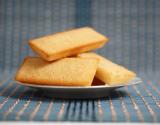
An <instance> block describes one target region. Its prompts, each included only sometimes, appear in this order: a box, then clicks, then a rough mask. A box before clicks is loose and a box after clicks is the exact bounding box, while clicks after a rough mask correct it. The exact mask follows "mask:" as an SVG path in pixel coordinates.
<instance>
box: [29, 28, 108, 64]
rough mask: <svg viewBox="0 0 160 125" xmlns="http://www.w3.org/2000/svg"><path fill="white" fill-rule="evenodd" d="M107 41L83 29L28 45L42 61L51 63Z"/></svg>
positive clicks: (91, 30)
mask: <svg viewBox="0 0 160 125" xmlns="http://www.w3.org/2000/svg"><path fill="white" fill-rule="evenodd" d="M107 41H108V38H106V37H105V36H104V35H102V34H100V33H98V32H96V31H95V30H93V29H92V28H89V27H83V28H78V29H73V30H68V31H65V32H60V33H56V34H51V35H47V36H43V37H40V38H36V39H32V40H30V41H29V44H30V47H31V48H32V49H33V51H35V52H36V53H37V54H39V55H40V56H41V57H42V58H43V59H45V60H47V61H53V60H57V59H60V58H64V57H67V56H72V55H76V54H79V53H82V52H86V51H89V50H93V49H96V48H100V47H102V46H103V45H104V44H105V43H106V42H107Z"/></svg>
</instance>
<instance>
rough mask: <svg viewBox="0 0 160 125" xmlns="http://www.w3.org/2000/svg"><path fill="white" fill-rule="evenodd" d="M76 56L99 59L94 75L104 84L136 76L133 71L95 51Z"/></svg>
mask: <svg viewBox="0 0 160 125" xmlns="http://www.w3.org/2000/svg"><path fill="white" fill-rule="evenodd" d="M78 57H81V58H92V59H93V58H97V59H99V64H98V68H97V72H96V77H97V78H98V79H100V80H101V81H103V82H104V83H105V84H109V85H117V84H124V83H127V82H129V81H130V80H132V79H133V78H134V77H135V76H136V74H135V73H134V72H132V71H130V70H128V69H126V68H124V67H123V66H121V65H118V64H115V63H113V62H111V61H110V60H108V59H106V58H104V57H102V56H100V55H98V54H96V53H82V54H79V55H78Z"/></svg>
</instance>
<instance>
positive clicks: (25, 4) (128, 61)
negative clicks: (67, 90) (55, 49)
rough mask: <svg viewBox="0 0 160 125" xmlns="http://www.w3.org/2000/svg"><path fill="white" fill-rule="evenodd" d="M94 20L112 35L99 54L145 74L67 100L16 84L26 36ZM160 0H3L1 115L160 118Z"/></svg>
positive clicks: (97, 119)
mask: <svg viewBox="0 0 160 125" xmlns="http://www.w3.org/2000/svg"><path fill="white" fill-rule="evenodd" d="M81 26H91V27H93V28H95V29H96V30H97V31H99V32H101V33H102V34H104V35H106V36H108V37H109V39H110V42H109V43H107V44H106V45H105V46H104V47H103V48H102V49H99V50H97V52H98V53H99V54H102V55H103V56H105V57H107V58H109V59H110V60H112V61H114V62H116V63H119V64H121V65H123V66H125V67H127V68H129V69H131V70H133V71H135V72H136V73H137V74H138V76H140V77H141V78H142V79H143V83H142V84H140V85H138V86H131V87H126V88H122V89H118V90H117V91H114V92H113V93H112V94H110V95H109V96H107V97H105V98H100V99H93V100H91V99H89V100H63V99H55V98H48V97H45V96H44V95H43V94H42V93H41V92H40V91H36V90H34V89H29V88H26V87H23V86H20V85H17V84H16V81H14V76H15V72H16V70H17V68H18V67H19V65H20V64H21V63H22V60H23V58H24V57H26V56H28V55H34V53H33V52H32V50H31V49H30V48H29V46H28V40H29V39H32V38H35V37H39V36H43V35H46V34H51V33H54V32H59V31H63V30H66V29H70V28H75V27H81ZM159 73H160V1H159V0H0V120H26V121H28V120H40V121H91V122H112V121H113V122H127V121H129V122H160V81H159V80H160V74H159Z"/></svg>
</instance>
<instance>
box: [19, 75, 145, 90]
mask: <svg viewBox="0 0 160 125" xmlns="http://www.w3.org/2000/svg"><path fill="white" fill-rule="evenodd" d="M141 82H142V79H141V78H139V77H135V78H133V79H132V80H130V81H129V82H128V83H125V84H118V85H114V86H109V85H98V86H52V85H38V84H30V83H21V82H16V83H18V84H19V85H23V86H26V87H32V88H41V89H97V88H119V87H124V86H130V85H136V84H139V83H141Z"/></svg>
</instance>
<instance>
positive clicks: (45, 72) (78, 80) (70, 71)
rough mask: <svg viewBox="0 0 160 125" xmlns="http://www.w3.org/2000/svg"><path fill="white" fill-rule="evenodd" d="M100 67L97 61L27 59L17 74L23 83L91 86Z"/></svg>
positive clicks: (81, 59) (83, 59) (80, 59)
mask: <svg viewBox="0 0 160 125" xmlns="http://www.w3.org/2000/svg"><path fill="white" fill-rule="evenodd" d="M97 66H98V60H97V59H90V58H89V59H87V58H64V59H60V60H57V61H52V62H48V61H45V60H43V59H41V58H39V57H27V58H25V59H24V62H23V64H22V66H21V67H20V69H19V70H18V72H17V74H16V78H15V79H16V80H17V81H20V82H22V83H30V84H40V85H55V86H91V84H92V81H93V78H94V76H95V73H96V70H97Z"/></svg>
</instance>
